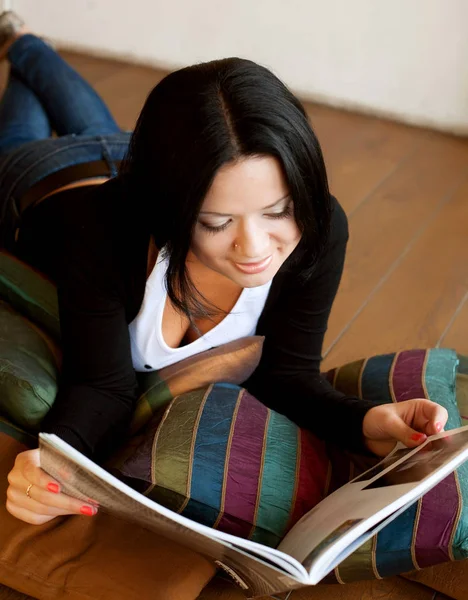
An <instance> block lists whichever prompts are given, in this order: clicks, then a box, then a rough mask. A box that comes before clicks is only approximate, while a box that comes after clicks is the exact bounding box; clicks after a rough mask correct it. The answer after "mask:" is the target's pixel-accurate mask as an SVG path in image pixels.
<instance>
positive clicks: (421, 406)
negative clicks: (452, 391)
mask: <svg viewBox="0 0 468 600" xmlns="http://www.w3.org/2000/svg"><path fill="white" fill-rule="evenodd" d="M412 402H414V403H416V407H415V415H414V420H413V426H414V427H415V428H416V429H418V430H420V431H424V432H425V433H426V434H427V435H435V434H436V433H440V432H441V431H443V429H444V427H445V425H446V423H447V420H448V412H447V410H446V409H445V408H444V407H443V406H441V405H440V404H437V403H436V402H432V401H431V400H427V399H418V400H414V401H412Z"/></svg>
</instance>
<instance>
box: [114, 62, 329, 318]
mask: <svg viewBox="0 0 468 600" xmlns="http://www.w3.org/2000/svg"><path fill="white" fill-rule="evenodd" d="M256 156H272V157H275V158H277V159H278V161H279V162H280V164H281V166H282V169H283V172H284V176H285V179H286V182H287V185H288V188H289V192H290V195H291V197H292V200H293V203H294V213H295V219H296V222H297V224H298V226H299V228H300V230H301V232H302V237H301V241H300V243H299V245H298V247H297V248H296V250H295V251H294V252H293V254H292V255H291V257H290V258H289V259H288V260H287V261H286V263H287V264H285V265H283V267H284V268H296V269H297V271H298V276H299V277H302V278H304V279H307V277H308V276H309V275H310V273H311V272H312V270H313V268H314V266H315V263H316V261H317V259H318V258H319V256H320V254H321V253H322V251H323V249H324V247H325V245H326V241H327V237H328V233H329V226H330V218H331V202H330V195H329V191H328V182H327V175H326V170H325V164H324V161H323V157H322V152H321V149H320V145H319V143H318V140H317V138H316V137H315V134H314V132H313V131H312V128H311V126H310V124H309V122H308V119H307V115H306V113H305V111H304V108H303V106H302V104H301V103H300V102H299V100H298V99H297V98H296V97H295V96H294V95H293V94H292V93H291V92H290V91H289V90H288V88H287V87H286V86H285V85H284V84H283V83H282V82H281V81H280V80H279V79H278V78H277V77H276V76H275V75H274V74H273V73H272V72H271V71H269V70H268V69H266V68H265V67H262V66H260V65H258V64H256V63H254V62H252V61H250V60H245V59H241V58H226V59H223V60H214V61H211V62H207V63H202V64H197V65H194V66H191V67H186V68H184V69H180V70H179V71H175V72H174V73H171V74H170V75H168V76H167V77H165V78H164V79H163V80H162V81H161V82H160V83H158V85H156V87H155V88H154V89H153V90H152V92H151V93H150V94H149V96H148V98H147V100H146V102H145V105H144V107H143V110H142V112H141V114H140V117H139V119H138V122H137V125H136V128H135V131H134V133H133V136H132V139H131V142H130V148H129V152H128V155H127V158H126V160H125V161H124V164H123V167H122V171H121V174H122V175H123V176H124V177H125V178H126V179H127V180H128V181H129V186H130V187H129V189H130V190H131V197H132V202H134V201H135V202H138V201H141V202H144V209H145V210H144V214H145V218H148V219H149V220H150V223H151V226H150V228H151V233H152V234H153V236H154V239H155V242H156V246H157V247H158V248H160V249H161V248H163V247H164V248H165V251H167V253H168V256H169V264H168V269H167V275H166V286H167V291H168V295H169V298H170V299H171V301H172V302H173V304H174V306H175V307H176V308H177V309H178V310H180V311H182V312H183V313H185V314H186V315H188V316H189V318H190V319H191V320H193V318H196V317H197V316H206V315H207V314H212V312H211V313H210V308H209V307H208V306H207V304H206V302H205V301H204V298H203V297H202V296H201V295H200V294H198V293H197V291H196V290H195V288H194V286H193V284H192V282H191V280H190V278H189V276H188V273H187V270H186V266H185V262H186V258H187V253H188V251H189V249H190V243H191V238H192V232H193V229H194V226H195V223H196V221H197V217H198V213H199V211H200V209H201V205H202V203H203V200H204V198H205V196H206V194H207V192H208V190H209V188H210V186H211V184H212V182H213V179H214V177H215V175H216V173H217V172H218V169H219V168H220V167H222V166H223V165H225V164H226V163H229V162H231V161H235V160H236V159H239V158H241V157H256Z"/></svg>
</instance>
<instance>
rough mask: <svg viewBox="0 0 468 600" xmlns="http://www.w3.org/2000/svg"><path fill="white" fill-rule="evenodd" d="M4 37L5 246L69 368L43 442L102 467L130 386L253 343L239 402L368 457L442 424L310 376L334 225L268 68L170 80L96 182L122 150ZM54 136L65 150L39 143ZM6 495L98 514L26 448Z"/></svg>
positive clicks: (105, 121)
mask: <svg viewBox="0 0 468 600" xmlns="http://www.w3.org/2000/svg"><path fill="white" fill-rule="evenodd" d="M6 23H7V24H8V26H9V29H8V35H6V36H4V37H5V38H6V39H5V41H4V44H5V45H8V52H7V54H8V59H9V61H10V63H11V66H12V75H11V78H10V81H9V86H8V89H7V92H6V94H5V98H4V100H3V104H2V105H1V107H0V128H1V129H0V131H1V133H2V136H1V140H2V141H1V143H0V145H2V148H1V150H2V156H1V157H0V169H1V176H2V180H1V181H0V187H1V192H2V196H1V197H2V202H3V224H4V231H5V233H4V239H5V244H6V246H7V247H8V248H10V249H12V250H13V251H14V252H16V253H17V254H18V255H19V256H21V257H22V258H24V259H25V260H28V261H29V262H31V263H32V264H34V265H35V266H36V267H38V268H39V269H41V270H42V271H44V272H45V273H47V274H48V275H49V276H51V277H52V278H53V279H54V280H55V281H56V282H57V285H58V290H59V305H60V319H61V328H62V343H63V352H64V364H63V371H62V376H61V381H60V385H59V392H58V396H57V400H56V402H55V404H54V407H53V408H52V410H51V411H50V413H49V415H48V417H47V418H46V421H45V422H44V424H43V430H44V431H48V432H53V433H56V434H57V435H59V436H60V437H62V438H63V439H64V440H66V441H67V442H69V443H70V444H71V445H73V446H75V447H76V448H78V449H79V450H80V451H82V452H84V453H85V454H88V455H94V456H97V457H102V456H103V455H105V454H106V453H108V452H109V451H110V449H112V446H113V443H115V440H118V439H120V438H121V436H122V434H123V433H125V430H126V427H127V424H128V422H129V419H130V416H131V412H132V409H133V406H134V403H135V400H136V379H135V370H137V371H145V370H150V369H159V368H161V367H163V366H166V365H168V364H171V363H174V362H177V361H179V360H182V359H184V358H186V357H188V356H190V355H193V354H195V353H198V352H201V351H203V350H206V349H208V348H210V347H212V346H216V345H219V344H222V343H225V342H228V341H230V340H233V339H236V338H239V337H243V336H246V335H251V334H253V333H255V332H256V333H258V334H260V335H264V336H265V344H264V351H263V355H262V359H261V362H260V364H259V366H258V368H257V369H256V371H255V372H254V373H253V375H252V377H251V378H250V379H249V380H248V381H247V382H245V383H244V386H245V387H246V388H247V389H249V391H251V392H252V393H253V394H254V395H255V396H256V397H257V398H259V399H260V400H261V401H263V402H264V403H265V404H267V405H268V406H270V407H271V408H273V409H275V410H277V411H280V412H282V413H284V414H286V415H287V416H288V417H289V418H291V419H292V420H294V421H295V422H296V423H298V424H299V425H300V426H302V427H307V428H309V429H310V430H312V431H314V432H316V433H317V434H319V435H320V436H322V437H324V438H326V439H329V440H333V441H334V442H337V443H339V444H341V445H342V446H344V447H347V448H350V449H352V450H355V451H366V450H367V451H369V450H370V451H372V452H375V453H376V454H379V455H384V454H386V453H387V452H388V451H389V450H390V449H391V448H392V447H393V445H394V444H395V441H396V440H401V441H403V442H404V443H405V444H407V445H408V446H415V445H417V444H419V443H421V442H422V441H423V440H424V439H425V437H426V435H430V434H433V433H436V432H438V431H440V430H442V428H443V426H444V425H445V422H446V419H447V415H446V412H445V410H444V409H443V408H441V407H439V406H438V405H436V404H434V403H432V402H429V401H427V400H422V399H415V400H411V401H408V402H405V403H401V404H398V405H391V406H387V405H385V406H375V405H373V404H372V403H370V402H366V401H361V400H359V399H358V398H354V397H348V396H345V395H343V394H341V393H339V392H337V391H335V390H333V389H332V388H331V386H330V385H329V384H328V383H327V382H326V381H324V380H323V379H322V378H321V377H320V371H319V368H320V359H321V349H322V343H323V336H324V333H325V330H326V326H327V320H328V315H329V313H330V309H331V305H332V302H333V300H334V297H335V294H336V291H337V288H338V284H339V281H340V277H341V272H342V268H343V262H344V256H345V248H346V242H347V235H348V234H347V221H346V217H345V215H344V213H343V210H342V209H341V207H340V206H339V204H338V202H337V201H336V200H335V199H334V198H333V197H331V196H330V194H329V191H328V185H327V177H326V172H325V166H324V163H323V159H322V154H321V151H320V146H319V144H318V142H317V139H316V138H315V135H314V133H313V131H312V129H311V127H310V125H309V123H308V121H307V118H306V115H305V112H304V109H303V107H302V106H301V104H300V103H299V101H298V100H297V99H296V98H295V97H294V96H293V95H292V94H291V93H290V92H289V91H288V89H287V88H286V87H285V86H284V85H283V84H282V83H281V82H280V81H279V80H278V79H277V78H276V77H275V76H274V75H273V74H272V73H271V72H269V71H268V70H267V69H265V68H263V67H260V66H258V65H256V64H255V63H253V62H251V61H247V60H241V59H237V58H232V59H226V60H220V61H214V62H210V63H205V64H201V65H196V66H193V67H188V68H186V69H182V70H180V71H177V72H175V73H172V74H171V75H169V76H167V77H166V78H165V79H164V80H163V81H161V82H160V83H159V84H158V85H157V86H156V87H155V88H154V89H153V91H152V92H151V94H150V95H149V97H148V99H147V101H146V104H145V106H144V108H143V111H142V113H141V116H140V118H139V120H138V123H137V127H136V130H135V132H134V134H133V136H132V139H131V143H130V147H129V152H128V155H127V159H126V161H125V164H124V166H123V167H122V169H121V171H120V173H119V175H118V176H117V177H115V178H113V179H112V180H111V181H108V182H106V183H103V179H102V178H100V179H95V177H96V175H106V173H98V172H97V171H96V170H93V168H91V167H92V165H93V163H95V162H96V161H98V162H99V161H101V162H102V161H103V160H105V161H106V162H107V163H108V164H110V165H112V163H113V161H115V160H118V159H119V158H122V156H123V151H124V148H123V146H124V145H125V144H124V142H125V141H126V138H125V134H122V133H120V132H119V131H118V129H117V126H116V125H115V123H114V122H113V120H112V118H111V117H110V115H109V112H108V111H107V109H106V108H105V107H104V105H103V103H102V101H101V100H100V99H99V98H97V96H96V94H95V93H94V92H93V91H92V90H90V88H89V86H88V85H87V84H86V83H85V82H84V81H82V80H81V79H80V78H79V76H78V75H77V74H76V73H75V72H73V71H72V70H71V69H70V67H68V66H67V65H66V64H65V63H64V62H63V61H62V60H61V59H60V58H59V57H58V56H57V55H56V54H55V53H54V51H53V50H52V49H51V48H49V47H48V46H47V45H46V44H44V43H43V42H41V41H40V40H39V39H38V38H36V37H34V36H32V35H28V34H25V32H24V30H22V29H21V28H20V24H19V22H18V21H15V20H14V17H13V16H12V15H11V14H9V16H6V17H5V16H4V17H3V20H2V19H0V25H2V27H3V30H5V29H7V27H6ZM2 27H0V30H1V29H2ZM51 80H53V81H54V86H53V87H52V86H51V85H50V81H51ZM44 82H48V83H49V84H48V85H45V84H44ZM70 90H72V91H70ZM70 95H71V96H72V97H70ZM17 96H18V97H19V100H18V99H17ZM76 100H77V104H76ZM68 102H69V103H70V104H68ZM71 107H72V108H71ZM33 117H34V118H33ZM78 117H80V127H79V129H76V130H75V131H74V130H73V127H74V126H75V125H74V124H73V123H74V119H77V118H78ZM14 119H16V127H14V126H13V121H14ZM38 122H40V124H41V128H40V129H39V128H38V126H37V123H38ZM18 123H20V124H21V126H19V125H18ZM59 125H60V127H59ZM50 129H55V130H58V133H59V134H64V133H65V134H72V135H71V136H70V135H67V136H65V137H63V138H58V139H54V140H49V139H45V140H42V138H46V137H47V136H48V135H49V134H50ZM19 131H21V135H19V136H18V137H15V136H16V135H17V132H19ZM73 134H77V135H73ZM92 136H98V137H92ZM90 137H91V139H90ZM30 140H36V141H30ZM37 140H39V141H37ZM87 144H89V148H91V149H92V150H93V152H94V154H92V152H89V153H85V152H81V150H80V149H81V147H82V146H83V145H87ZM112 144H115V145H112ZM86 147H87V148H88V146H86ZM89 148H88V150H89ZM109 148H111V150H109ZM88 150H87V152H88ZM97 152H102V157H101V156H98V155H97ZM57 155H58V156H62V155H63V156H64V157H65V158H64V159H63V162H60V164H59V163H58V162H56V160H55V159H56V156H57ZM18 164H21V172H20V173H21V175H20V173H19V172H18V171H17V170H16V169H17V165H18ZM73 165H80V166H79V168H78V169H76V170H75V171H74V170H73V169H72V168H71V166H73ZM32 172H34V173H35V177H34V178H30V177H29V174H30V173H32ZM12 173H13V175H12ZM77 173H78V175H77ZM25 174H26V175H25ZM51 174H52V175H53V177H52V175H51ZM107 175H110V176H112V175H113V173H112V169H110V172H109V173H107ZM15 176H16V179H15ZM20 178H23V182H22V183H23V185H21V186H19V185H17V186H16V187H15V186H14V185H13V183H12V181H13V182H14V181H17V180H18V179H20ZM5 181H6V182H7V184H8V185H7V184H5V183H4V182H5ZM20 188H21V189H20ZM13 232H16V235H15V234H14V233H13ZM9 482H10V486H9V489H8V500H7V508H8V510H9V511H10V512H11V514H13V515H14V516H16V517H18V518H20V519H23V520H24V521H27V522H29V523H36V524H39V523H44V522H46V521H49V520H50V519H53V518H54V517H55V516H58V515H64V514H75V513H76V514H79V513H82V514H88V515H93V514H95V509H93V507H91V506H88V505H83V504H82V503H81V502H79V501H77V500H75V499H73V498H69V497H67V496H66V495H64V494H62V493H60V487H59V485H58V484H57V482H54V481H53V480H52V479H51V478H50V477H49V476H48V475H47V474H46V473H45V472H43V471H42V470H41V469H40V468H39V457H38V450H31V451H28V452H23V453H21V454H20V455H19V456H18V458H17V460H16V463H15V466H14V468H13V469H12V471H11V473H10V474H9Z"/></svg>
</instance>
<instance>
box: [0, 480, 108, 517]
mask: <svg viewBox="0 0 468 600" xmlns="http://www.w3.org/2000/svg"><path fill="white" fill-rule="evenodd" d="M7 498H8V500H10V502H12V503H13V504H14V505H15V506H17V507H18V508H22V509H25V510H28V511H29V512H33V513H36V514H42V515H49V516H58V515H72V514H76V515H80V514H81V515H86V516H89V517H92V516H94V515H95V514H96V513H97V508H95V507H93V506H91V505H89V504H85V503H83V502H82V501H80V500H77V499H76V498H71V497H70V496H67V495H65V494H59V495H56V494H51V493H50V492H45V491H44V490H41V489H40V488H37V487H35V486H34V485H33V487H32V488H31V490H30V492H29V496H28V495H26V494H25V493H23V491H22V490H19V489H18V488H15V487H13V486H10V487H9V488H8V490H7Z"/></svg>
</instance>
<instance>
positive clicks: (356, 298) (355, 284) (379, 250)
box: [324, 133, 468, 353]
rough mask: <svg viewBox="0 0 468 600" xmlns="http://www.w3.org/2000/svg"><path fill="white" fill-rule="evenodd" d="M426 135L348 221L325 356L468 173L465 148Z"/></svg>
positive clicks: (462, 143) (467, 145) (461, 143)
mask: <svg viewBox="0 0 468 600" xmlns="http://www.w3.org/2000/svg"><path fill="white" fill-rule="evenodd" d="M426 135H427V138H426V140H425V142H424V143H423V144H421V146H420V147H419V149H418V151H417V152H415V153H414V154H413V155H412V156H411V158H410V159H408V160H406V161H404V162H403V164H402V165H401V167H400V168H399V169H397V171H396V172H395V173H394V174H393V175H391V176H390V177H389V178H388V179H387V180H386V181H385V183H384V184H383V185H382V186H380V187H379V188H378V190H376V191H375V192H374V193H373V194H372V195H371V196H370V198H369V199H368V200H367V201H366V202H365V203H363V204H361V206H359V208H358V209H357V210H356V211H355V212H354V214H353V215H352V216H351V219H350V241H349V245H348V253H347V259H346V267H345V272H344V275H343V280H342V284H341V286H340V290H339V293H338V296H337V299H336V301H335V304H334V307H333V310H332V314H331V318H330V324H329V329H328V332H327V336H326V339H325V346H324V348H325V353H327V351H328V350H329V348H330V346H331V345H333V344H334V343H335V342H336V340H337V339H338V338H339V337H340V335H341V334H342V333H343V331H344V329H345V328H346V327H347V325H348V323H349V322H350V320H352V319H353V318H354V317H355V316H356V315H357V313H358V312H359V311H360V310H361V309H362V307H363V306H364V305H365V303H366V302H367V299H368V297H369V296H370V295H371V294H372V293H373V292H374V291H375V290H376V288H377V286H378V285H379V282H381V281H382V280H383V279H384V278H385V277H386V276H387V275H388V273H389V272H390V270H391V269H392V268H394V266H395V265H396V263H397V261H398V260H399V258H400V256H401V255H402V253H404V252H405V251H406V250H407V248H408V247H409V245H410V244H411V243H413V242H414V240H415V238H416V237H417V235H419V233H420V232H421V231H422V230H423V229H424V228H425V227H427V224H428V222H429V220H430V219H431V218H432V216H433V214H434V211H435V210H436V209H437V207H439V206H440V205H441V204H442V203H443V202H444V201H446V200H447V198H448V197H450V194H451V193H452V191H453V190H454V189H456V187H457V185H459V183H460V182H461V180H462V178H463V176H464V173H465V172H466V171H467V169H468V142H466V141H463V140H458V139H456V138H451V137H449V136H439V135H433V134H430V133H427V134H426ZM418 232H419V233H418Z"/></svg>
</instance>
